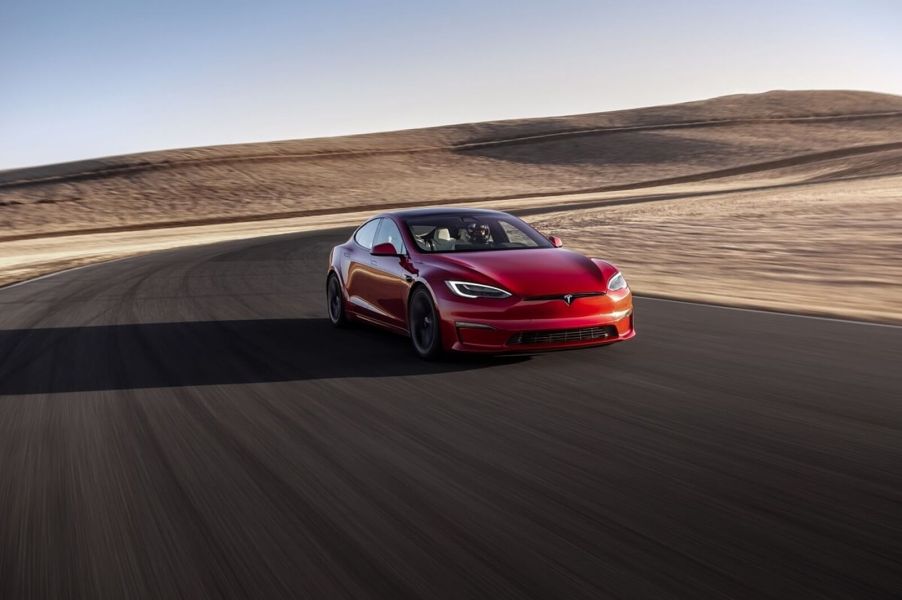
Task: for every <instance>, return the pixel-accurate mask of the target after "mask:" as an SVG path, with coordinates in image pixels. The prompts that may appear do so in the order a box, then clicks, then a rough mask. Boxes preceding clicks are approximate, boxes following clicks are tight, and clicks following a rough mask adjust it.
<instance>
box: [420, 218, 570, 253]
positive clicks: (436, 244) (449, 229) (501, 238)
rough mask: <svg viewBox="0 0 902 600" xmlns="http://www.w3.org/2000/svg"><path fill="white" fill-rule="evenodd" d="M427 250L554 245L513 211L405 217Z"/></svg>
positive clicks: (511, 248) (531, 247)
mask: <svg viewBox="0 0 902 600" xmlns="http://www.w3.org/2000/svg"><path fill="white" fill-rule="evenodd" d="M405 224H406V225H407V228H408V229H409V230H410V234H411V236H412V237H413V239H414V241H415V242H416V244H417V247H418V248H419V249H420V250H421V251H423V252H479V251H487V250H527V249H533V248H552V247H553V246H552V245H551V242H549V241H548V240H547V239H546V238H545V237H544V236H543V235H542V234H540V233H539V232H538V231H536V230H535V229H533V228H532V227H530V226H529V225H527V224H526V223H524V222H523V221H521V220H520V219H518V218H516V217H512V216H510V215H504V214H499V215H491V214H490V215H485V214H473V215H466V214H465V215H460V214H451V215H449V214H444V215H443V214H435V215H429V216H423V217H411V218H409V219H406V220H405Z"/></svg>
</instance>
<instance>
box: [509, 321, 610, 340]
mask: <svg viewBox="0 0 902 600" xmlns="http://www.w3.org/2000/svg"><path fill="white" fill-rule="evenodd" d="M609 337H617V328H616V327H614V326H613V325H604V326H597V327H582V328H580V329H558V330H555V331H521V332H520V333H517V334H514V335H513V336H511V339H510V340H508V343H509V344H561V343H567V342H587V341H590V340H602V339H605V338H609Z"/></svg>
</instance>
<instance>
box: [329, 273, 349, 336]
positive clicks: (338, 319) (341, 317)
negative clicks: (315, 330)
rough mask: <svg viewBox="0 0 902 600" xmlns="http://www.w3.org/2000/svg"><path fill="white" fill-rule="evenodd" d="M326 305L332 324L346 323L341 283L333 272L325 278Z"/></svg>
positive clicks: (340, 325)
mask: <svg viewBox="0 0 902 600" xmlns="http://www.w3.org/2000/svg"><path fill="white" fill-rule="evenodd" d="M326 307H327V308H328V309H329V321H330V322H331V323H332V325H333V326H335V327H344V326H345V325H347V324H348V316H347V314H345V302H344V298H343V297H342V293H341V283H340V282H339V281H338V277H337V276H336V275H335V273H330V274H329V278H328V279H326Z"/></svg>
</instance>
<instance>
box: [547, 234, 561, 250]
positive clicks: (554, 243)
mask: <svg viewBox="0 0 902 600" xmlns="http://www.w3.org/2000/svg"><path fill="white" fill-rule="evenodd" d="M548 241H549V242H551V245H552V246H554V247H555V248H560V247H561V246H563V245H564V242H562V241H561V238H559V237H558V236H556V235H549V236H548Z"/></svg>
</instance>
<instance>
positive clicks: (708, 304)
mask: <svg viewBox="0 0 902 600" xmlns="http://www.w3.org/2000/svg"><path fill="white" fill-rule="evenodd" d="M635 297H636V298H641V299H642V300H657V301H659V302H676V303H677V304H691V305H692V306H706V307H710V308H720V309H722V310H744V311H747V312H753V313H762V314H765V315H778V316H781V317H795V318H801V319H818V320H820V321H836V322H837V323H848V324H850V325H868V326H870V327H890V328H892V329H902V325H894V324H892V323H875V322H874V321H856V320H855V319H841V318H839V317H821V316H818V315H806V314H802V313H793V312H786V311H782V310H776V309H774V310H768V309H762V308H747V307H744V306H726V305H724V304H714V303H713V302H702V301H698V302H693V301H691V300H676V299H674V298H658V297H656V296H643V295H642V294H640V293H638V292H637V293H636V294H635Z"/></svg>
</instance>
